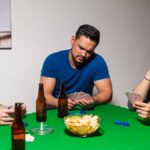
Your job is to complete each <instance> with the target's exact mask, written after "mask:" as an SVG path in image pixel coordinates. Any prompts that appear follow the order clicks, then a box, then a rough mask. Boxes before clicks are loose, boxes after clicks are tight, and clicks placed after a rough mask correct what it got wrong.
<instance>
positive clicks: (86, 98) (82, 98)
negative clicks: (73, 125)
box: [68, 91, 95, 109]
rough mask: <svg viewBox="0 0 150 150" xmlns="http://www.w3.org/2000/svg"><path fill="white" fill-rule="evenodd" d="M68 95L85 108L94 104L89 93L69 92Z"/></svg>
mask: <svg viewBox="0 0 150 150" xmlns="http://www.w3.org/2000/svg"><path fill="white" fill-rule="evenodd" d="M68 97H69V98H70V99H71V100H72V101H74V102H75V103H76V105H80V106H81V107H82V108H85V109H89V108H91V107H93V106H94V105H95V101H94V100H93V98H92V97H91V96H90V95H89V94H87V93H85V92H82V91H80V92H74V93H72V94H69V95H68Z"/></svg>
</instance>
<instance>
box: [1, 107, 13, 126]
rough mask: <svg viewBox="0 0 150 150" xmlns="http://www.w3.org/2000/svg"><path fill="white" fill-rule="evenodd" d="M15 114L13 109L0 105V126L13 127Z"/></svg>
mask: <svg viewBox="0 0 150 150" xmlns="http://www.w3.org/2000/svg"><path fill="white" fill-rule="evenodd" d="M13 114H14V109H13V108H10V109H9V108H8V107H7V106H4V105H0V125H11V124H12V122H13V120H14V119H13V117H12V115H13Z"/></svg>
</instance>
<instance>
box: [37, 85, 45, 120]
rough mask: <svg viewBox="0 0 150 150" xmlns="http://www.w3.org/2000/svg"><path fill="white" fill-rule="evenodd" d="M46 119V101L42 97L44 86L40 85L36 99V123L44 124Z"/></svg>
mask: <svg viewBox="0 0 150 150" xmlns="http://www.w3.org/2000/svg"><path fill="white" fill-rule="evenodd" d="M46 119H47V118H46V99H45V96H44V85H43V83H40V84H39V90H38V97H37V99H36V121H37V122H45V121H46Z"/></svg>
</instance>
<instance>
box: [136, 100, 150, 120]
mask: <svg viewBox="0 0 150 150" xmlns="http://www.w3.org/2000/svg"><path fill="white" fill-rule="evenodd" d="M133 107H135V108H136V111H137V113H138V115H139V116H140V117H142V118H144V119H150V103H144V102H140V101H135V102H134V104H133Z"/></svg>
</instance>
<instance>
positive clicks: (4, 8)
mask: <svg viewBox="0 0 150 150" xmlns="http://www.w3.org/2000/svg"><path fill="white" fill-rule="evenodd" d="M11 48H12V38H11V0H0V50H3V49H11Z"/></svg>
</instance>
